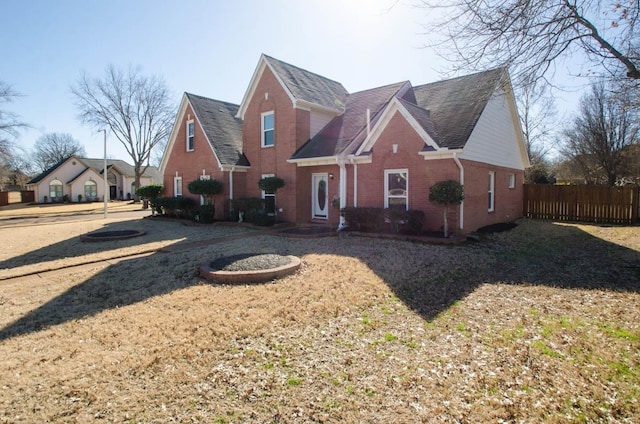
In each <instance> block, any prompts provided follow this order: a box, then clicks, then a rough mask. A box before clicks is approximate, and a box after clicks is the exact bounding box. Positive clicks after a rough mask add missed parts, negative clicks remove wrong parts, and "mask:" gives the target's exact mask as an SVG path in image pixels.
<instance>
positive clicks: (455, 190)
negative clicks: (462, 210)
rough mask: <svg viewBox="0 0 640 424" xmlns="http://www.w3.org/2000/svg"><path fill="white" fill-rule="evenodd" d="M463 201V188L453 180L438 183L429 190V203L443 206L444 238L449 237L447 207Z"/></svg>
mask: <svg viewBox="0 0 640 424" xmlns="http://www.w3.org/2000/svg"><path fill="white" fill-rule="evenodd" d="M463 200H464V187H462V185H461V184H460V183H459V182H458V181H455V180H445V181H439V182H437V183H435V184H434V185H432V186H431V188H430V189H429V201H430V202H433V203H437V204H439V205H444V227H443V228H444V236H445V237H449V224H448V222H447V215H448V213H449V205H459V204H460V203H462V201H463Z"/></svg>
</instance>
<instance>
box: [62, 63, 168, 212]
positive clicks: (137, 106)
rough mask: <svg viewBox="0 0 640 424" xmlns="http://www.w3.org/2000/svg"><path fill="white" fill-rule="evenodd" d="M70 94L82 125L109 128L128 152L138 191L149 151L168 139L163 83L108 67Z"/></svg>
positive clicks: (166, 104)
mask: <svg viewBox="0 0 640 424" xmlns="http://www.w3.org/2000/svg"><path fill="white" fill-rule="evenodd" d="M71 92H72V93H73V94H74V96H75V98H76V106H77V107H78V110H79V111H80V118H81V119H82V122H84V123H86V124H89V125H91V126H92V127H93V128H94V129H96V130H101V129H107V128H108V129H109V130H110V131H111V133H112V134H113V135H115V136H116V138H117V139H118V140H119V141H120V143H122V145H123V146H124V147H125V148H126V149H127V153H128V154H129V156H130V157H131V159H132V161H133V166H134V169H135V184H136V187H140V175H142V174H143V173H144V171H145V170H146V169H147V167H148V166H149V157H150V155H151V151H152V150H153V148H154V147H155V146H156V145H158V143H161V142H163V141H164V140H165V139H166V138H167V137H168V136H169V133H170V131H171V126H172V124H173V118H174V112H173V110H172V108H171V107H170V104H171V98H170V94H169V89H168V88H167V85H166V84H165V82H164V80H162V79H160V78H158V77H148V76H144V75H141V74H140V73H139V72H138V71H137V70H135V69H133V68H129V69H128V70H127V71H122V70H118V69H116V68H115V67H114V66H109V67H108V68H107V70H106V72H105V75H104V77H103V78H91V77H88V76H87V75H83V76H82V77H81V78H80V80H79V81H78V83H77V84H76V85H75V86H73V87H72V88H71ZM136 199H137V196H136Z"/></svg>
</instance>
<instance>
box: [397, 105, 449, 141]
mask: <svg viewBox="0 0 640 424" xmlns="http://www.w3.org/2000/svg"><path fill="white" fill-rule="evenodd" d="M398 100H399V101H400V103H402V106H404V107H405V108H406V109H407V111H408V112H409V113H410V114H411V116H413V118H414V119H415V120H416V122H417V123H418V124H419V125H420V126H421V127H422V129H423V130H425V131H426V133H427V134H429V137H431V138H432V139H433V141H435V142H436V144H438V145H439V143H438V134H437V133H436V128H435V125H434V124H433V120H432V119H431V113H430V112H429V111H428V110H426V109H422V108H421V107H419V106H416V105H415V103H411V102H409V101H407V100H404V99H398ZM425 147H426V145H425Z"/></svg>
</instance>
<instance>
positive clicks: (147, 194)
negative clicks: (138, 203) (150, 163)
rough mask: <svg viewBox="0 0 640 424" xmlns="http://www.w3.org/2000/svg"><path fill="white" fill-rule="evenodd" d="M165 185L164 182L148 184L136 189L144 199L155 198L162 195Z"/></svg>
mask: <svg viewBox="0 0 640 424" xmlns="http://www.w3.org/2000/svg"><path fill="white" fill-rule="evenodd" d="M162 190H164V187H163V186H162V184H149V185H146V186H142V187H138V188H137V189H136V195H137V196H139V197H141V198H143V199H155V198H156V197H158V196H160V193H162Z"/></svg>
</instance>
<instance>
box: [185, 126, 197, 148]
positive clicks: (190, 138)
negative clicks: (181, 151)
mask: <svg viewBox="0 0 640 424" xmlns="http://www.w3.org/2000/svg"><path fill="white" fill-rule="evenodd" d="M195 134H196V126H195V123H194V122H193V121H187V152H193V150H194V149H195V137H196V135H195Z"/></svg>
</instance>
